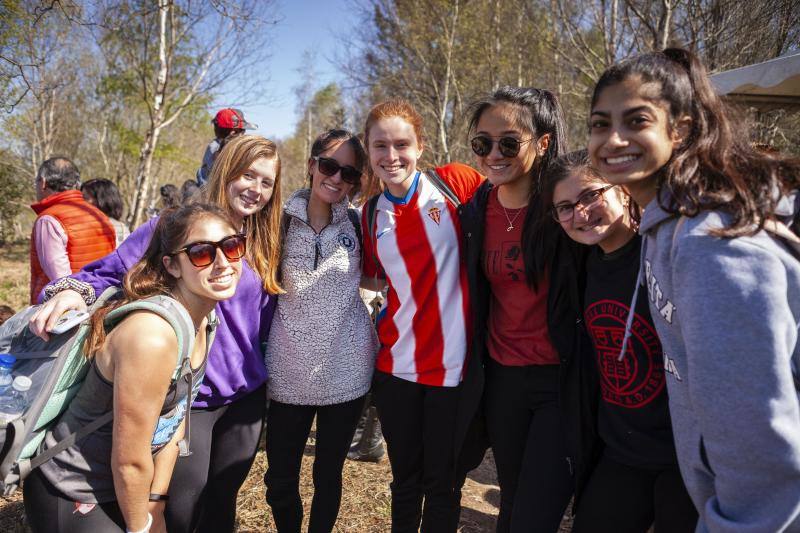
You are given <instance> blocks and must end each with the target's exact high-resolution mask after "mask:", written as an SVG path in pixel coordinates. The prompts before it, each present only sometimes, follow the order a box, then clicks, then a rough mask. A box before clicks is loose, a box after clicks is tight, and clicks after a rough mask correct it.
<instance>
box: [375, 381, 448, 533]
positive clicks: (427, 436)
mask: <svg viewBox="0 0 800 533" xmlns="http://www.w3.org/2000/svg"><path fill="white" fill-rule="evenodd" d="M458 394H459V388H458V387H434V386H429V385H421V384H419V383H414V382H411V381H406V380H404V379H400V378H397V377H394V376H392V375H390V374H386V373H384V372H379V371H376V372H375V377H374V378H373V382H372V400H373V402H374V403H375V406H376V407H377V408H378V418H379V419H380V421H381V427H382V429H383V437H384V438H385V439H386V446H387V448H388V452H389V461H390V463H391V466H392V484H391V489H392V532H393V533H407V532H416V531H418V530H419V527H420V520H421V521H422V531H423V533H448V532H454V531H455V530H456V527H457V525H458V524H457V522H458V505H459V502H458V498H457V495H456V491H455V490H454V487H453V485H454V482H455V466H454V458H453V445H454V443H453V433H454V431H455V419H456V408H457V406H458ZM423 497H424V508H423Z"/></svg>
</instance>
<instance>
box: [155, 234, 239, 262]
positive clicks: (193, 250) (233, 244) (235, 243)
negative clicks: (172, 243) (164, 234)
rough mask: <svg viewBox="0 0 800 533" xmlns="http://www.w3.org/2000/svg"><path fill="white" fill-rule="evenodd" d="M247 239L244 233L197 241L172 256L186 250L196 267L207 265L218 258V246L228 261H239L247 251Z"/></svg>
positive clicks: (172, 254) (176, 251)
mask: <svg viewBox="0 0 800 533" xmlns="http://www.w3.org/2000/svg"><path fill="white" fill-rule="evenodd" d="M246 241H247V239H246V238H245V236H244V235H231V236H229V237H225V238H224V239H222V240H221V241H217V242H210V241H197V242H193V243H191V244H187V245H186V246H184V247H183V248H181V249H180V250H175V251H174V252H172V253H171V254H169V256H170V257H172V256H175V255H178V254H180V253H182V252H186V255H187V256H188V257H189V261H190V262H191V263H192V264H193V265H194V266H196V267H198V268H202V267H207V266H208V265H210V264H211V263H213V262H214V261H215V260H216V259H217V248H219V249H220V250H222V253H223V254H224V255H225V257H226V258H227V259H228V261H238V260H239V259H241V258H242V257H244V254H245V252H246V251H247V246H246Z"/></svg>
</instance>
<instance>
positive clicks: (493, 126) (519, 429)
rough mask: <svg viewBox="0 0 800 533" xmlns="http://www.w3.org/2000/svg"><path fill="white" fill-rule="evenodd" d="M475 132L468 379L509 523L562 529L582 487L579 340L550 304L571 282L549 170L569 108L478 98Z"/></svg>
mask: <svg viewBox="0 0 800 533" xmlns="http://www.w3.org/2000/svg"><path fill="white" fill-rule="evenodd" d="M470 135H471V140H470V145H471V147H472V151H473V152H474V153H475V155H476V160H477V163H478V167H479V168H480V170H481V171H482V172H483V173H484V174H485V175H486V177H487V183H485V184H484V185H483V186H482V187H481V188H480V189H479V191H478V192H477V193H476V194H475V197H474V198H473V200H472V202H471V203H470V205H469V206H468V210H467V211H466V213H465V220H466V221H465V232H466V235H467V248H468V252H467V255H468V258H469V259H468V262H469V268H470V281H471V286H470V293H471V297H472V298H473V303H474V306H475V313H476V325H475V328H474V330H475V331H476V336H477V338H476V339H475V343H476V357H475V358H474V359H476V360H477V361H476V362H475V365H470V369H469V370H468V373H469V374H470V376H469V377H466V378H465V380H466V381H468V382H469V383H470V384H472V383H475V382H473V380H472V376H473V375H474V374H475V373H476V372H478V373H480V372H481V371H482V372H483V375H484V376H485V386H484V389H483V404H484V405H483V409H484V415H485V418H486V429H487V430H488V435H489V441H490V444H491V446H492V449H493V451H494V459H495V463H496V465H497V474H498V480H499V484H500V514H499V517H498V522H497V531H498V532H507V531H526V532H529V531H542V532H553V531H556V530H557V529H558V526H559V523H560V521H561V517H562V515H563V513H564V509H565V508H566V506H567V503H568V502H569V498H570V496H571V494H572V478H571V469H570V464H569V461H568V459H567V458H568V455H569V454H568V453H567V451H566V447H565V440H564V436H563V431H562V426H563V424H562V415H561V411H560V409H559V399H560V398H559V394H560V371H561V361H562V356H563V355H564V354H562V353H561V352H562V351H563V352H569V351H570V349H566V350H565V349H561V350H560V349H557V345H556V344H555V343H554V341H553V340H552V339H551V333H550V323H551V318H555V317H550V316H549V315H550V314H551V311H550V304H551V303H553V302H557V301H561V298H562V295H563V293H564V292H565V291H562V290H561V286H562V284H563V278H561V277H558V278H557V279H556V282H557V284H558V290H557V291H556V293H551V290H550V289H551V272H550V268H549V267H545V265H544V258H545V257H548V256H547V255H545V254H544V253H541V249H542V248H541V247H542V240H543V238H544V233H545V231H546V229H545V228H541V227H539V226H538V222H539V220H540V219H541V218H542V217H541V214H542V208H541V205H540V194H539V192H540V188H541V179H542V176H543V175H545V174H546V173H547V170H548V167H549V165H550V162H551V161H553V160H554V159H555V158H556V157H558V156H559V155H560V154H561V153H562V152H563V150H564V145H565V138H564V119H563V114H562V111H561V107H560V105H559V103H558V100H557V98H556V97H555V95H554V94H553V93H551V92H549V91H546V90H540V89H530V88H516V87H502V88H500V89H498V90H497V91H495V92H494V93H493V94H492V95H491V96H489V97H487V98H485V99H482V100H479V101H478V102H476V103H475V104H473V114H472V118H471V120H470ZM557 274H558V275H560V272H559V273H557ZM566 292H567V293H568V292H569V291H566ZM564 308H566V309H571V308H572V306H571V305H569V306H564ZM559 320H560V319H559ZM481 360H482V362H483V368H479V367H480V362H481ZM477 386H478V387H479V385H477ZM476 395H477V394H476ZM467 440H469V439H467Z"/></svg>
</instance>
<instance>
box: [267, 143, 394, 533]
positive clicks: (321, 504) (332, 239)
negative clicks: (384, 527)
mask: <svg viewBox="0 0 800 533" xmlns="http://www.w3.org/2000/svg"><path fill="white" fill-rule="evenodd" d="M365 161H366V155H365V153H364V148H363V146H362V145H361V141H359V140H358V138H357V137H355V136H354V135H353V134H351V133H350V132H347V131H345V130H329V131H327V132H325V133H323V134H322V135H320V136H319V137H317V139H316V141H315V142H314V144H313V146H312V148H311V157H310V158H309V160H308V173H309V181H310V185H311V188H310V189H302V190H299V191H297V192H296V193H294V194H293V195H292V196H291V197H290V198H289V199H288V200H287V202H286V204H285V205H284V218H283V253H282V257H281V275H282V279H281V282H282V285H283V288H284V289H285V290H286V294H282V295H281V296H280V297H279V298H278V305H277V309H276V312H275V318H274V320H273V322H272V329H271V331H270V335H269V341H268V342H267V349H266V364H267V368H268V371H269V376H270V378H269V395H270V398H271V402H270V405H269V411H268V413H267V420H268V423H267V461H268V463H269V469H268V470H267V473H266V475H265V476H264V483H265V484H266V486H267V503H268V504H269V505H270V506H271V507H272V514H273V517H274V519H275V524H276V526H277V528H278V531H279V532H280V533H295V532H298V533H299V531H300V526H301V525H302V521H303V506H302V502H301V500H300V491H299V479H300V463H301V460H302V457H303V452H304V451H305V444H306V440H307V439H308V435H309V432H310V430H311V423H312V422H313V420H314V417H315V416H316V419H317V427H316V447H315V457H314V469H313V471H314V474H313V475H314V488H315V490H314V499H313V502H312V504H311V516H310V521H309V528H308V531H309V532H329V531H331V530H332V529H333V526H334V524H335V522H336V516H337V514H338V512H339V503H340V500H341V491H342V467H343V465H344V460H345V458H346V457H347V451H348V449H349V446H350V441H351V439H352V438H353V433H354V431H355V428H356V424H357V423H358V418H359V415H360V414H361V409H362V407H363V404H364V396H365V395H366V393H367V391H368V390H369V386H370V381H371V379H372V371H373V367H374V364H375V354H376V352H377V349H378V341H377V338H376V336H375V331H374V329H373V327H372V322H371V320H370V316H369V313H368V311H367V309H366V308H365V307H364V304H363V303H362V302H361V297H360V296H359V292H358V286H359V281H360V278H361V243H360V240H361V239H360V228H359V229H356V225H357V224H358V220H359V215H358V212H357V211H355V210H351V209H349V207H348V205H349V203H348V196H349V195H351V194H352V193H353V192H354V189H357V188H358V187H359V186H360V180H361V175H362V172H363V168H364V163H365Z"/></svg>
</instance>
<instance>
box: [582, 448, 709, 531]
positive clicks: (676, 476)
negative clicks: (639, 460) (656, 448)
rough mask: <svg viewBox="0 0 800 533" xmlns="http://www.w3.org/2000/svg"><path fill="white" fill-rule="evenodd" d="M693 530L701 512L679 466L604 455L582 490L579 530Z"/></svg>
mask: <svg viewBox="0 0 800 533" xmlns="http://www.w3.org/2000/svg"><path fill="white" fill-rule="evenodd" d="M654 522H655V533H692V532H693V531H694V529H695V526H696V524H697V511H696V510H695V508H694V505H693V504H692V500H691V499H690V498H689V494H688V493H687V492H686V487H685V486H684V484H683V479H682V478H681V473H680V471H678V467H677V466H676V467H674V468H668V469H663V470H650V469H645V468H636V467H633V466H627V465H623V464H621V463H618V462H616V461H613V460H611V459H609V458H608V457H605V456H604V457H603V458H601V459H600V462H599V463H598V465H597V466H596V467H595V469H594V471H593V472H592V476H591V478H590V479H589V482H588V483H587V485H586V490H584V492H583V494H582V495H581V499H580V503H579V504H578V512H577V514H576V516H575V522H574V526H573V528H572V531H573V532H575V533H584V532H585V533H645V532H646V531H647V530H648V528H649V527H650V525H651V524H653V523H654Z"/></svg>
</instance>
